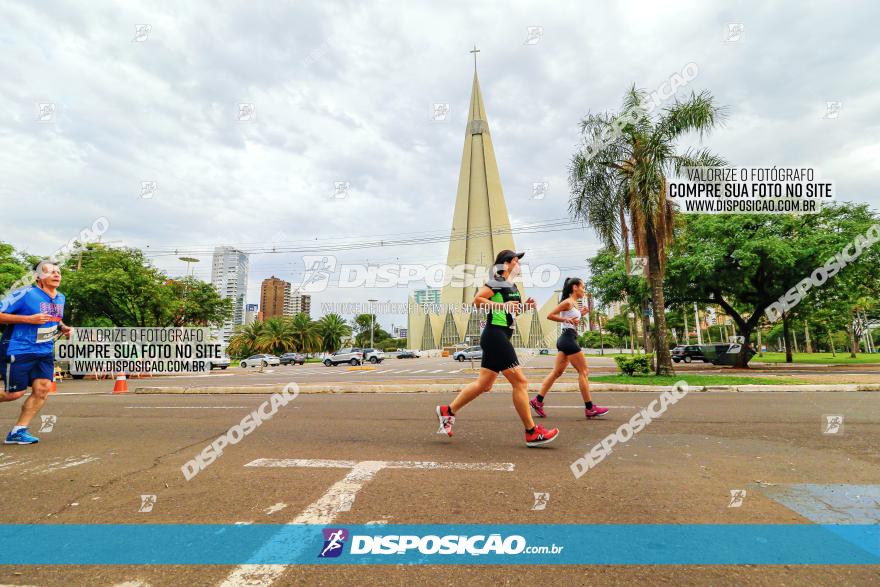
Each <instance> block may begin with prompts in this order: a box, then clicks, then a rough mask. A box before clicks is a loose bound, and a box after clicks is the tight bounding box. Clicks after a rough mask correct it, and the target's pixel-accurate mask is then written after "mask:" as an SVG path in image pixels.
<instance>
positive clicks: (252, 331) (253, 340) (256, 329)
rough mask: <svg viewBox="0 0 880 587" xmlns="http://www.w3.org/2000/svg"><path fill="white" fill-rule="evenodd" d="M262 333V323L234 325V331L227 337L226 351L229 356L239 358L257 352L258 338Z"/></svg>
mask: <svg viewBox="0 0 880 587" xmlns="http://www.w3.org/2000/svg"><path fill="white" fill-rule="evenodd" d="M262 334H263V323H262V322H253V323H252V324H247V325H245V326H239V327H236V329H235V333H234V334H233V335H232V336H231V337H230V338H229V344H228V345H227V346H226V352H227V354H228V355H229V356H230V357H233V358H240V357H246V356H248V355H252V354H254V353H255V352H257V348H258V346H259V345H258V343H257V341H258V339H259V338H260V336H261V335H262Z"/></svg>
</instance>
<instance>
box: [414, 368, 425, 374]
mask: <svg viewBox="0 0 880 587" xmlns="http://www.w3.org/2000/svg"><path fill="white" fill-rule="evenodd" d="M425 371H427V369H419V370H417V371H413V375H415V374H416V373H424V372H425Z"/></svg>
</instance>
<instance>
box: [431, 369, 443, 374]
mask: <svg viewBox="0 0 880 587" xmlns="http://www.w3.org/2000/svg"><path fill="white" fill-rule="evenodd" d="M442 371H443V369H437V370H436V371H428V373H441V372H442Z"/></svg>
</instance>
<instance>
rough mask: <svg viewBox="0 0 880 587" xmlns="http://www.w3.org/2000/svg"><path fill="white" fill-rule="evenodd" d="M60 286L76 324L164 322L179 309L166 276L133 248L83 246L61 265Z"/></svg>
mask: <svg viewBox="0 0 880 587" xmlns="http://www.w3.org/2000/svg"><path fill="white" fill-rule="evenodd" d="M62 269H63V277H62V281H61V287H60V288H59V289H60V290H61V291H62V292H63V293H64V294H65V296H66V297H67V304H68V305H69V308H70V313H71V314H70V316H71V317H70V322H71V324H75V325H78V326H108V325H112V326H139V327H145V326H169V325H171V324H173V321H174V316H175V314H176V313H177V310H178V309H179V306H178V304H177V303H176V296H175V294H174V292H173V289H172V287H170V285H169V283H168V282H167V277H166V276H165V275H164V274H163V273H162V272H161V271H159V270H158V269H156V268H155V267H153V266H152V265H150V264H149V262H147V260H146V259H145V258H144V255H143V253H142V252H141V251H139V250H137V249H110V248H105V247H103V246H101V245H86V250H85V251H84V254H83V257H82V263H81V265H80V264H79V260H78V258H77V257H74V258H72V259H70V260H68V262H67V263H66V264H65V266H64V267H63V268H62Z"/></svg>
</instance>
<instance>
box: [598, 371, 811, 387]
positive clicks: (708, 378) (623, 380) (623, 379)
mask: <svg viewBox="0 0 880 587" xmlns="http://www.w3.org/2000/svg"><path fill="white" fill-rule="evenodd" d="M590 381H594V382H596V383H619V384H629V385H673V384H674V383H675V382H676V381H686V382H687V384H688V385H773V384H783V383H789V384H791V383H795V384H797V383H806V382H805V381H801V380H799V379H794V378H792V377H749V376H747V375H687V374H681V375H632V376H630V375H599V376H598V377H590Z"/></svg>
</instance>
